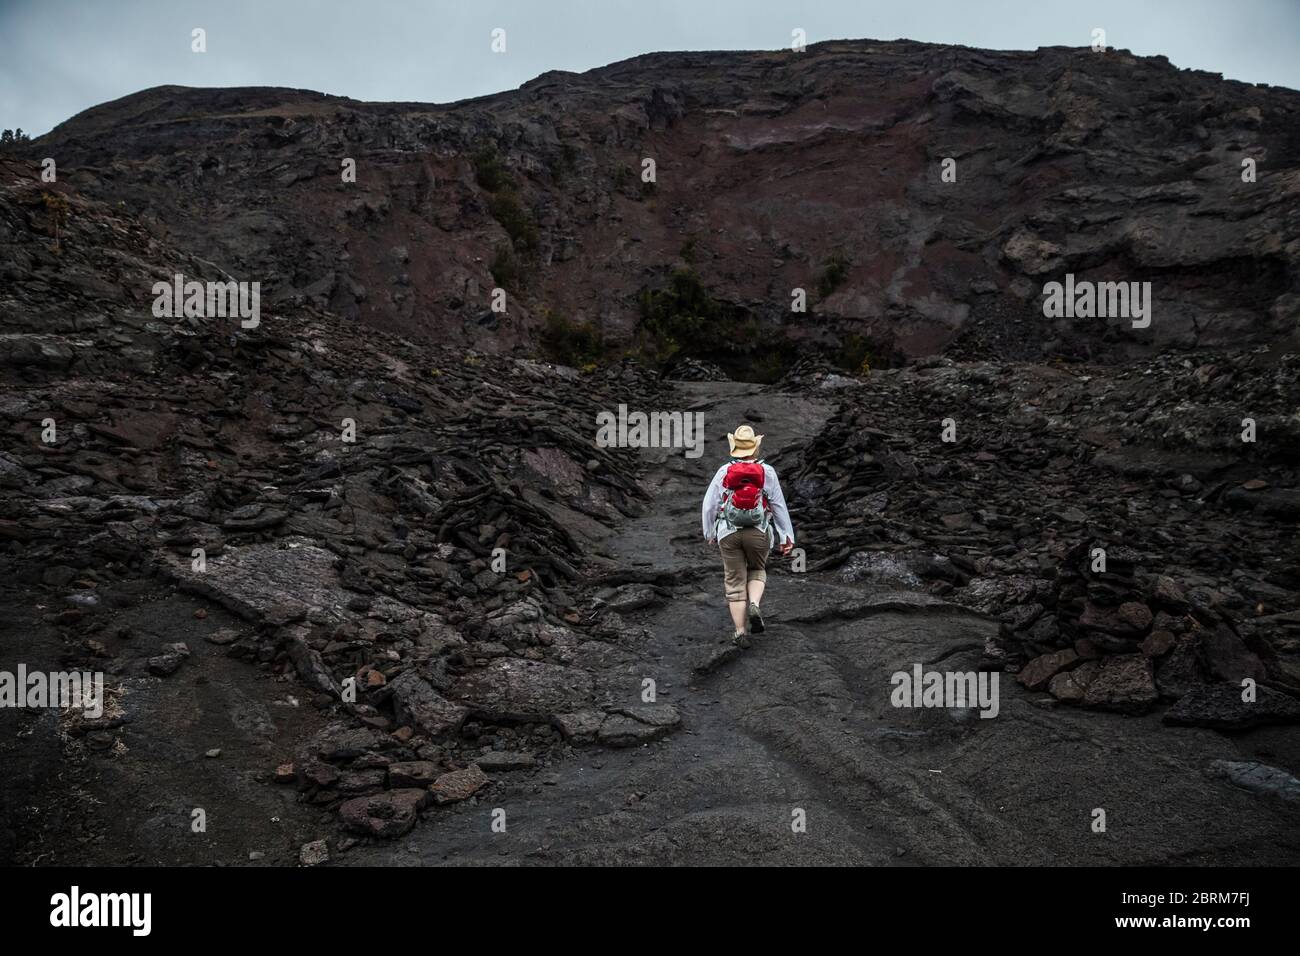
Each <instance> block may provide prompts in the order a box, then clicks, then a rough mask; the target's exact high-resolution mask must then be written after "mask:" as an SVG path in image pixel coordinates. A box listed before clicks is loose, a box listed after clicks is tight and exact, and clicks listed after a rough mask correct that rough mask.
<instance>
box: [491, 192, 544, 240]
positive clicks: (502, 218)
mask: <svg viewBox="0 0 1300 956" xmlns="http://www.w3.org/2000/svg"><path fill="white" fill-rule="evenodd" d="M488 212H490V213H492V218H493V219H495V220H496V221H497V222H499V223H501V228H503V229H504V230H505V231H506V235H508V236H509V237H510V240H511V242H513V243H514V244H515V245H516V246H517V247H519V248H522V249H524V250H526V251H528V252H533V251H535V250H536V249H537V227H536V226H535V225H533V220H532V217H531V216H529V214H528V212H527V210H525V209H524V207H523V204H522V203H520V202H519V197H518V196H516V195H515V194H514V193H513V192H509V191H507V192H499V193H496V194H495V195H493V196H492V198H491V199H489V200H488Z"/></svg>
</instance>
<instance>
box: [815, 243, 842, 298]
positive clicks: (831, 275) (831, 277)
mask: <svg viewBox="0 0 1300 956" xmlns="http://www.w3.org/2000/svg"><path fill="white" fill-rule="evenodd" d="M848 276H849V260H848V259H847V258H845V256H844V254H843V253H840V252H833V253H831V256H830V258H829V259H827V260H826V263H825V264H824V265H823V266H822V268H821V271H820V272H819V273H818V274H817V294H818V295H819V296H821V298H823V299H824V298H826V297H827V296H829V295H830V294H831V293H832V292H834V291H835V290H836V289H838V288H839V287H840V286H841V285H843V284H844V280H845V279H847V278H848Z"/></svg>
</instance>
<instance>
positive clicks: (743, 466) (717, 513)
mask: <svg viewBox="0 0 1300 956" xmlns="http://www.w3.org/2000/svg"><path fill="white" fill-rule="evenodd" d="M762 441H763V436H762V435H755V434H754V429H753V428H751V427H750V426H748V425H741V426H740V427H739V428H737V429H736V431H735V432H734V433H731V432H728V433H727V444H728V445H730V446H731V460H730V461H728V462H727V463H726V464H724V465H723V466H722V467H721V468H719V469H718V471H717V473H716V474H715V475H714V476H713V481H712V482H710V483H709V490H708V491H706V492H705V493H704V506H703V508H702V511H701V517H702V519H703V522H704V538H705V540H706V541H708V542H709V544H713V542H715V541H716V542H717V543H718V550H719V551H720V552H721V553H722V573H723V586H724V589H725V591H726V595H727V607H728V609H729V610H730V611H731V622H732V624H733V625H735V631H734V633H733V635H732V638H731V639H732V641H734V642H735V643H736V644H737V645H739V646H740V647H749V634H750V633H751V632H752V633H754V634H761V633H763V615H762V613H761V612H760V611H759V605H760V604H761V603H762V601H763V588H764V587H765V586H766V584H767V555H768V552H769V551H770V550H771V549H772V547H773V545H774V544H775V542H777V541H780V542H781V553H782V554H789V553H790V550H791V549H792V548H793V547H794V526H793V525H791V523H790V512H789V511H788V510H786V506H785V495H784V494H782V492H781V482H780V480H779V479H778V478H777V477H776V469H774V468H773V467H772V466H771V465H769V464H766V463H764V462H763V461H762V459H760V458H759V457H758V450H759V446H760V445H761V444H762ZM746 618H748V622H747V621H746ZM747 624H748V626H746V625H747Z"/></svg>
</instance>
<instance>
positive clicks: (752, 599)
mask: <svg viewBox="0 0 1300 956" xmlns="http://www.w3.org/2000/svg"><path fill="white" fill-rule="evenodd" d="M766 584H767V582H766V581H750V582H749V585H748V591H749V603H750V604H762V603H763V588H764V587H765V586H766Z"/></svg>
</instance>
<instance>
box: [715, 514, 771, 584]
mask: <svg viewBox="0 0 1300 956" xmlns="http://www.w3.org/2000/svg"><path fill="white" fill-rule="evenodd" d="M718 550H719V551H721V552H722V574H723V586H724V587H725V588H726V591H727V600H728V601H747V600H749V598H748V596H747V593H748V592H747V588H746V585H748V584H749V582H750V581H766V580H767V551H768V541H767V532H766V531H764V530H762V529H761V528H741V529H740V530H739V531H733V532H732V533H731V534H729V535H727V536H726V537H725V538H723V539H722V540H721V541H719V542H718Z"/></svg>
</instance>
